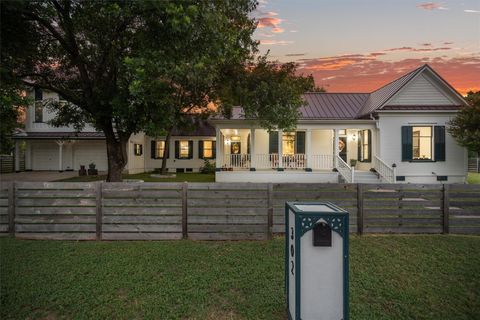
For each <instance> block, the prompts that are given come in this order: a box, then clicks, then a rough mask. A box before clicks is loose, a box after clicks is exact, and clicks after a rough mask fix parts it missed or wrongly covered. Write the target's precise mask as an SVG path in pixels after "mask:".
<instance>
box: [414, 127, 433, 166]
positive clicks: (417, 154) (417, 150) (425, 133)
mask: <svg viewBox="0 0 480 320" xmlns="http://www.w3.org/2000/svg"><path fill="white" fill-rule="evenodd" d="M432 137H433V136H432V127H412V159H413V160H432Z"/></svg>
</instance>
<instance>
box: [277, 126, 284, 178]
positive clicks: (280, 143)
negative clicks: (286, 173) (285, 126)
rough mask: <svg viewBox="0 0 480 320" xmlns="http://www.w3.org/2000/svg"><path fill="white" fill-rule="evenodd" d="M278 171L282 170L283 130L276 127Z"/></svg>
mask: <svg viewBox="0 0 480 320" xmlns="http://www.w3.org/2000/svg"><path fill="white" fill-rule="evenodd" d="M277 170H278V171H283V130H282V129H278V167H277Z"/></svg>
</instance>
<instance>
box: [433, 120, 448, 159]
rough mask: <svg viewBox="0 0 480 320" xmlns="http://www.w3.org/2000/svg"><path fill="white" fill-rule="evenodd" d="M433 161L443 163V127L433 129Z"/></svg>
mask: <svg viewBox="0 0 480 320" xmlns="http://www.w3.org/2000/svg"><path fill="white" fill-rule="evenodd" d="M434 140H435V145H434V148H435V159H434V160H435V161H445V126H435V127H434Z"/></svg>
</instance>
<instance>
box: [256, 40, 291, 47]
mask: <svg viewBox="0 0 480 320" xmlns="http://www.w3.org/2000/svg"><path fill="white" fill-rule="evenodd" d="M292 43H293V41H287V40H273V39H260V44H263V45H271V46H273V45H280V46H286V45H288V44H292Z"/></svg>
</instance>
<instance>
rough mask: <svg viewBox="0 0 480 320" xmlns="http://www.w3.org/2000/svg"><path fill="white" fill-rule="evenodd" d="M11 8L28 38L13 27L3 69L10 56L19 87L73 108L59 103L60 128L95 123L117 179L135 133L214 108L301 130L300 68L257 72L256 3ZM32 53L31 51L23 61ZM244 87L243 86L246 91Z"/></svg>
mask: <svg viewBox="0 0 480 320" xmlns="http://www.w3.org/2000/svg"><path fill="white" fill-rule="evenodd" d="M1 5H2V8H1V9H2V10H1V14H2V20H3V19H4V18H5V19H7V20H9V21H12V22H15V23H14V24H15V25H20V26H21V28H20V29H19V31H18V32H17V31H16V30H15V28H11V33H12V37H11V41H12V45H11V46H9V47H7V48H5V50H4V48H2V65H4V64H3V59H4V58H3V56H4V54H3V53H5V56H6V57H7V56H8V57H13V58H12V59H11V61H9V63H7V64H5V68H6V69H7V72H8V73H9V74H10V75H11V76H12V77H14V78H15V79H16V80H17V81H20V80H21V81H24V82H25V83H27V84H29V85H31V86H34V87H38V88H41V89H46V90H51V91H53V92H56V93H58V94H60V95H61V96H62V97H63V98H64V99H65V100H67V101H68V102H69V103H67V104H59V103H56V102H50V103H49V105H48V107H49V108H50V109H51V110H52V111H54V112H55V113H56V118H55V119H54V120H53V121H52V122H51V124H53V125H56V126H62V125H70V126H74V127H75V128H77V129H78V130H80V129H81V128H82V127H83V126H84V125H85V124H87V123H89V124H91V125H93V126H94V127H95V128H96V129H97V130H100V131H102V132H103V133H104V134H105V138H106V142H107V155H108V169H109V173H108V177H107V180H108V181H119V180H121V171H122V170H123V168H124V166H125V164H126V161H127V155H126V143H127V141H128V139H129V137H130V136H131V134H133V133H137V132H140V131H144V132H146V133H147V134H149V135H152V136H157V135H165V133H166V132H168V130H170V129H171V128H172V127H173V126H176V127H183V126H186V125H187V123H188V121H186V120H185V119H186V117H185V115H194V116H203V117H205V116H208V115H209V114H210V113H211V112H212V111H213V110H214V108H213V109H212V105H215V106H217V107H219V108H223V107H224V106H225V107H226V108H228V106H231V105H233V104H234V103H235V104H237V103H239V102H241V103H245V110H246V113H247V114H248V115H251V116H253V117H255V118H258V119H259V120H260V121H261V123H262V125H264V126H266V127H267V128H271V127H274V126H279V127H282V128H283V127H285V128H287V127H292V126H293V125H294V121H295V119H296V113H297V109H298V107H299V106H300V105H301V103H302V101H301V98H300V94H301V88H303V87H304V82H305V81H307V80H305V79H304V78H303V77H301V79H298V78H297V77H296V76H295V75H294V70H295V67H294V66H293V65H292V64H287V65H283V66H276V65H275V66H274V65H273V64H270V63H268V62H266V60H259V61H258V64H257V65H255V66H253V62H252V61H253V60H252V59H253V57H254V54H255V53H256V46H257V42H256V41H254V40H253V39H252V34H253V32H254V30H255V28H256V21H255V20H254V19H253V18H252V17H251V13H252V11H253V10H254V9H255V6H256V2H255V1H253V0H236V1H227V0H214V1H200V0H196V1H195V0H186V1H133V0H103V1H102V0H97V1H80V0H48V1H42V2H40V1H38V2H37V1H35V2H33V1H16V2H13V1H2V3H1ZM13 20H16V21H13ZM22 35H27V39H31V40H32V41H31V42H25V40H24V39H23V38H22ZM2 37H3V35H2ZM3 42H4V41H3V39H2V43H3ZM25 43H27V44H28V45H27V46H25ZM22 46H23V47H28V49H27V50H25V52H23V53H22V54H19V53H18V50H16V49H17V48H20V47H22ZM17 57H20V58H21V59H20V58H17ZM245 68H247V72H245ZM233 71H238V72H237V73H232V72H233ZM272 81H273V82H272ZM308 81H311V80H308ZM308 81H307V82H308ZM234 83H235V84H237V85H241V88H238V89H235V90H237V92H234V91H235V90H233V89H232V87H231V85H232V84H234ZM238 93H242V95H239V94H238ZM239 98H241V99H239Z"/></svg>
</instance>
